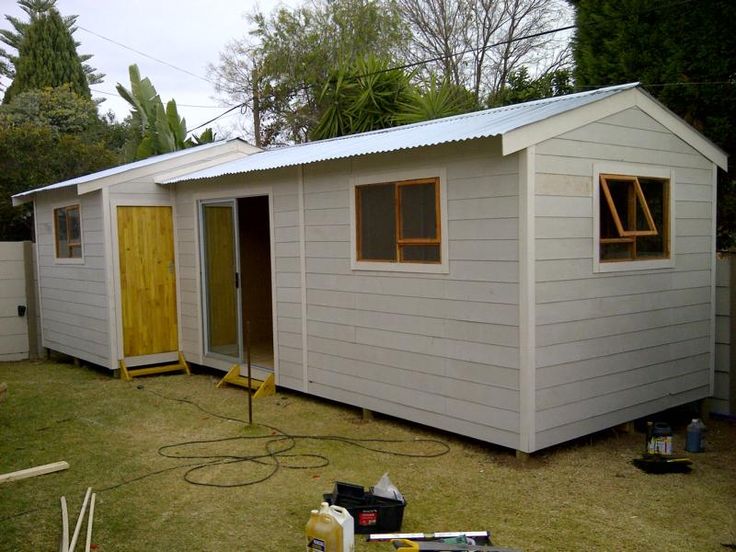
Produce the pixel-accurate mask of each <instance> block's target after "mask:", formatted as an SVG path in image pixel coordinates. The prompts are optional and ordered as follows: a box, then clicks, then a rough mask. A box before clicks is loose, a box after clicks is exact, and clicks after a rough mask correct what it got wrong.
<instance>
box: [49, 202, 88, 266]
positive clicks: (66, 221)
mask: <svg viewBox="0 0 736 552" xmlns="http://www.w3.org/2000/svg"><path fill="white" fill-rule="evenodd" d="M54 240H55V242H56V258H57V259H81V258H82V221H81V219H80V215H79V205H67V206H66V207H58V208H56V209H54Z"/></svg>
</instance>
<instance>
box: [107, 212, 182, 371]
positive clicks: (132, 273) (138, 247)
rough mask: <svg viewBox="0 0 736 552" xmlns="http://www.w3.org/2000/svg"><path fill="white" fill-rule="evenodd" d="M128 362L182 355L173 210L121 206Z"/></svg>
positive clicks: (121, 252)
mask: <svg viewBox="0 0 736 552" xmlns="http://www.w3.org/2000/svg"><path fill="white" fill-rule="evenodd" d="M117 215H118V244H119V250H120V292H121V303H122V319H123V353H124V355H125V357H134V356H141V355H152V354H157V353H167V352H172V351H176V350H178V348H179V347H178V341H179V339H178V328H177V317H176V271H175V264H174V226H173V221H172V212H171V207H138V206H136V207H127V206H126V207H122V206H121V207H118V208H117Z"/></svg>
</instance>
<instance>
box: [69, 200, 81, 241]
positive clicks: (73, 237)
mask: <svg viewBox="0 0 736 552" xmlns="http://www.w3.org/2000/svg"><path fill="white" fill-rule="evenodd" d="M66 215H67V217H68V219H69V236H68V239H69V241H70V242H77V243H79V242H80V241H81V237H82V232H81V230H80V225H79V208H78V207H70V208H69V209H67V210H66Z"/></svg>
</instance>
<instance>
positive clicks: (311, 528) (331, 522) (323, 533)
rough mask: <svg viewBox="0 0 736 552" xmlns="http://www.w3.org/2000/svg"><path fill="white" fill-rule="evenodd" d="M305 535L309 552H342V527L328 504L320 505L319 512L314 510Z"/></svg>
mask: <svg viewBox="0 0 736 552" xmlns="http://www.w3.org/2000/svg"><path fill="white" fill-rule="evenodd" d="M304 533H305V535H306V538H307V552H342V548H343V536H342V527H341V525H340V522H339V521H338V520H337V519H335V516H333V515H332V512H331V511H330V506H329V504H327V503H326V502H323V503H322V504H321V505H320V508H319V511H317V510H312V512H311V514H310V516H309V521H308V522H307V526H306V527H305V528H304Z"/></svg>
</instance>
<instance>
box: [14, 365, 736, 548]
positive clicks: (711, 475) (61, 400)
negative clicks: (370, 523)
mask: <svg viewBox="0 0 736 552" xmlns="http://www.w3.org/2000/svg"><path fill="white" fill-rule="evenodd" d="M2 381H5V382H7V383H8V393H9V394H8V399H7V401H6V402H4V403H1V404H0V473H6V472H10V471H15V470H20V469H24V468H28V467H32V466H37V465H41V464H47V463H51V462H56V461H59V460H66V461H67V462H69V464H70V466H71V467H70V469H69V470H66V471H63V472H58V473H55V474H49V475H45V476H41V477H36V478H33V479H26V480H22V481H15V482H10V483H6V484H2V485H0V550H2V551H25V550H34V551H36V550H44V551H45V550H56V549H57V548H58V538H59V534H60V527H61V522H60V511H59V497H60V496H61V495H65V496H66V497H67V500H68V501H69V503H70V512H71V514H70V517H71V518H72V521H71V524H72V526H73V523H74V520H76V516H77V515H78V512H79V508H80V507H81V502H82V498H83V496H84V492H85V490H86V488H87V487H88V486H91V487H92V488H93V490H95V491H96V492H97V493H98V495H97V504H96V509H95V525H94V534H93V539H92V541H93V543H96V545H97V550H98V551H103V552H104V551H143V550H162V551H164V550H165V551H180V550H181V551H200V550H213V551H214V550H217V551H230V550H245V551H259V552H261V551H265V552H268V551H286V550H289V551H290V550H304V543H303V533H304V525H305V523H306V521H307V518H308V516H309V511H310V510H311V509H313V508H316V507H317V506H318V504H319V502H320V497H321V495H322V493H324V492H328V491H330V490H331V489H332V486H333V483H334V481H336V480H338V481H348V482H354V483H359V484H363V485H365V486H371V485H373V484H374V483H375V482H376V481H377V480H378V479H379V477H380V476H381V474H383V473H384V472H386V471H387V472H389V474H390V477H391V479H392V480H393V482H394V483H395V484H396V485H397V486H398V487H399V489H400V490H401V491H402V492H403V493H404V495H405V497H406V498H407V501H408V504H407V507H406V511H405V515H404V524H403V527H402V530H403V531H443V530H447V531H451V530H482V529H487V530H490V531H491V533H492V534H493V536H494V543H495V544H496V545H498V546H505V547H514V548H518V549H521V550H525V551H534V550H619V551H628V550H683V551H684V550H687V551H694V550H698V551H707V550H713V551H721V552H723V551H725V550H727V548H725V547H724V546H723V545H724V544H732V543H736V425H734V424H729V423H727V422H724V421H714V420H711V421H709V422H707V425H708V428H709V432H708V435H707V437H708V441H707V444H708V449H707V452H705V453H703V454H697V455H692V459H693V461H694V469H693V471H692V473H690V474H669V475H658V476H656V475H647V474H645V473H642V472H641V471H639V470H638V469H636V468H635V467H634V466H632V465H631V463H630V460H631V459H632V458H634V457H635V456H636V455H637V454H639V453H640V451H641V449H642V446H643V437H642V435H641V434H638V433H633V434H625V433H616V432H614V431H609V432H605V433H603V434H601V435H597V436H595V437H593V438H588V439H584V440H580V441H578V442H575V443H571V444H567V445H565V446H561V447H557V448H554V449H551V450H547V451H542V452H541V453H539V454H537V455H535V456H533V457H532V458H531V459H530V460H529V461H527V462H519V461H517V460H516V458H515V457H514V454H513V451H509V450H507V449H502V448H499V447H494V446H491V445H487V444H484V443H480V442H477V441H472V440H469V439H464V438H461V437H457V436H454V435H450V434H446V433H442V432H438V431H432V430H430V429H427V428H424V427H420V426H417V425H413V424H410V423H405V422H401V421H398V420H394V419H388V418H384V417H382V416H376V418H375V419H374V420H373V421H370V422H367V423H365V422H363V421H362V419H361V413H360V411H359V410H358V409H354V408H349V407H346V406H342V405H337V404H334V403H330V402H326V401H321V400H317V399H313V398H309V397H306V396H304V395H301V394H297V393H290V392H284V391H281V392H279V393H277V394H276V395H275V396H273V397H267V398H263V399H258V400H257V401H255V402H254V420H255V422H257V423H264V424H269V425H271V426H275V427H277V428H279V429H280V430H282V431H283V432H286V433H288V434H290V435H334V436H343V437H348V438H355V439H402V440H403V439H407V440H409V442H408V443H395V444H388V443H383V444H382V443H378V442H376V443H373V444H372V445H371V446H374V447H380V448H385V449H387V450H393V451H396V452H403V453H420V454H432V453H437V452H439V451H440V450H441V447H440V446H439V445H438V444H436V443H431V442H423V441H418V442H417V441H415V440H416V439H436V440H440V441H442V442H444V443H446V444H447V445H449V447H450V452H449V453H447V454H445V455H443V456H438V457H432V458H428V457H410V456H396V455H389V454H385V453H382V452H373V451H369V450H365V449H360V448H357V447H355V446H353V445H350V444H347V443H344V442H340V441H335V440H317V439H308V438H297V439H295V440H294V442H293V444H294V448H293V449H292V450H290V451H288V452H284V453H283V454H282V455H280V457H279V458H280V462H281V469H279V470H278V471H277V472H276V473H274V474H273V476H272V477H270V478H268V479H266V480H265V481H263V482H261V483H258V484H251V485H247V486H235V487H207V486H200V485H193V484H190V483H188V482H187V481H185V480H184V475H185V472H186V471H187V469H188V468H186V467H180V466H184V465H191V464H192V463H195V462H196V463H199V464H201V463H203V462H209V461H212V457H213V456H217V455H220V456H223V457H228V456H257V455H261V454H263V453H264V446H265V444H266V440H264V439H237V440H230V441H224V442H218V443H214V442H213V443H204V444H202V443H200V444H191V445H186V446H183V447H176V448H170V449H166V453H167V454H172V455H178V456H190V457H191V456H206V457H208V458H209V459H199V460H195V459H191V458H190V459H185V458H166V457H163V456H161V455H160V454H159V453H158V450H159V448H160V447H162V446H165V445H169V444H174V443H181V442H186V441H198V440H213V439H219V438H227V437H242V436H250V437H260V436H269V435H273V433H274V432H273V430H271V429H268V428H264V427H260V426H255V427H250V428H249V427H246V426H244V424H242V423H238V422H235V421H232V420H224V419H221V418H217V417H215V416H212V415H210V414H208V413H206V412H204V411H202V410H200V409H198V408H197V407H195V406H194V405H192V404H188V403H184V402H175V401H171V400H167V399H165V398H162V397H161V396H159V395H157V394H156V393H159V394H163V395H166V396H169V397H174V398H178V399H189V400H194V401H196V402H197V403H198V404H199V405H201V406H202V407H203V408H205V409H206V410H209V411H211V412H215V413H218V414H221V415H224V416H229V417H233V418H243V419H246V418H247V400H246V395H245V393H244V391H243V390H242V389H237V388H232V387H230V388H223V389H216V388H215V386H214V384H215V382H216V379H215V377H214V376H212V375H209V374H199V375H194V376H191V377H188V376H184V375H181V376H180V375H170V376H161V377H150V378H141V379H138V380H136V381H135V382H133V383H126V382H123V381H120V380H116V379H113V378H111V377H109V376H108V375H106V374H104V373H101V372H98V371H96V370H94V369H92V368H89V367H81V368H80V367H75V366H73V365H69V364H61V363H55V362H41V363H32V362H23V363H0V382H2ZM141 385H142V386H143V389H139V386H141ZM676 429H677V432H676V435H675V447H676V449H678V450H681V449H682V445H683V440H684V427H682V428H676ZM412 441H415V442H412ZM287 445H289V443H288V442H286V441H280V442H277V443H274V444H272V447H273V448H275V449H279V450H281V449H284V448H286V447H287ZM290 455H291V456H290ZM310 455H312V456H310ZM322 457H324V458H327V459H329V464H328V465H326V466H322V465H321V464H324V463H325V461H323V460H322ZM268 460H269V459H268V458H264V459H263V463H256V462H237V463H226V464H223V465H215V466H210V467H208V468H207V469H203V470H197V471H194V472H191V473H190V474H189V476H188V477H189V478H190V479H192V480H194V481H199V482H209V483H214V484H219V485H234V484H239V483H246V482H253V481H255V480H258V479H264V478H265V477H266V476H267V475H268V474H269V473H271V472H272V471H273V469H274V467H273V464H271V463H269V462H268ZM297 467H299V468H300V469H289V468H297ZM168 468H173V469H168ZM161 470H166V471H161ZM153 472H159V473H156V474H154V475H150V476H148V477H145V476H146V475H147V474H151V473H153ZM82 534H83V535H84V528H83V533H82ZM80 540H82V542H83V539H80ZM80 548H82V547H80V546H78V549H80ZM389 550H393V547H391V546H390V545H388V544H368V543H365V542H364V541H363V539H362V537H357V538H356V551H357V552H365V551H374V552H381V551H389Z"/></svg>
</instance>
